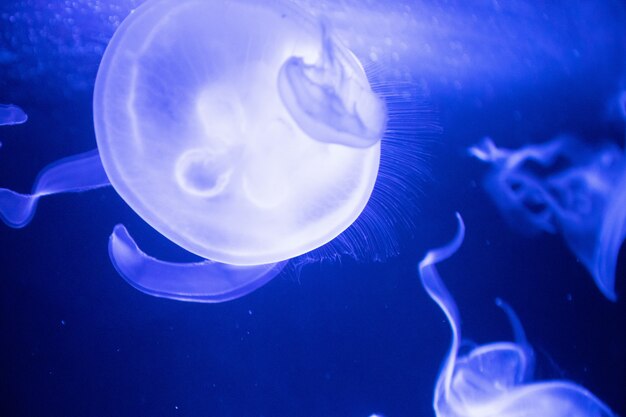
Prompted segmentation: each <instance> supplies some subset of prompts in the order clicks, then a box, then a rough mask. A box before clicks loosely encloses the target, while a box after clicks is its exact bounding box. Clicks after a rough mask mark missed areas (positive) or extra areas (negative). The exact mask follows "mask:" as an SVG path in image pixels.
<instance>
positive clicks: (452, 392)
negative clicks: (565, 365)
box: [419, 215, 614, 417]
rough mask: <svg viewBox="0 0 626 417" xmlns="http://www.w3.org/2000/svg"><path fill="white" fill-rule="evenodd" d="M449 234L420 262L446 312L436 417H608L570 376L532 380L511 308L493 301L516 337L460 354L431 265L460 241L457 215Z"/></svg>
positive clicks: (453, 310)
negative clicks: (448, 337)
mask: <svg viewBox="0 0 626 417" xmlns="http://www.w3.org/2000/svg"><path fill="white" fill-rule="evenodd" d="M457 218H458V229H457V233H456V236H455V237H454V239H453V240H452V241H451V242H450V243H448V244H447V245H445V246H444V247H442V248H438V249H434V250H431V251H429V252H428V253H427V254H426V256H425V257H424V259H423V260H422V261H421V262H420V264H419V274H420V277H421V280H422V285H423V286H424V289H425V290H426V292H427V293H428V295H429V296H430V298H432V299H433V301H435V302H436V303H437V304H438V305H439V307H440V308H441V310H442V311H443V312H444V314H445V315H446V317H447V319H448V321H449V323H450V329H451V330H452V343H451V345H450V350H449V352H448V355H447V357H446V359H445V361H444V363H443V365H442V368H441V371H440V373H439V377H438V379H437V383H436V386H435V394H434V400H433V408H434V410H435V413H436V415H437V417H537V416H541V417H613V416H614V414H613V412H612V411H611V410H610V409H609V408H608V407H607V406H606V405H605V404H604V403H603V402H602V401H600V400H599V399H598V398H597V397H596V396H594V395H593V394H592V393H591V392H589V391H588V390H586V389H585V388H583V387H581V386H580V385H577V384H575V383H573V382H570V381H564V380H555V381H541V382H533V381H532V380H533V367H534V355H533V350H532V348H531V346H530V345H529V343H528V341H527V340H526V336H525V334H524V329H523V328H522V325H521V323H520V321H519V319H518V318H517V316H516V314H515V312H514V311H513V310H512V309H511V307H509V306H508V305H507V304H506V303H504V302H503V301H501V300H499V299H498V300H496V304H497V305H498V306H499V307H500V308H502V309H503V310H504V312H505V313H506V314H507V316H508V318H509V321H510V322H511V327H512V328H513V333H514V335H515V342H514V343H513V342H496V343H490V344H486V345H482V346H478V347H475V348H473V349H472V350H471V351H470V352H469V353H467V354H466V355H462V356H461V355H459V348H460V344H461V317H460V315H459V311H458V308H457V306H456V303H455V302H454V298H452V295H451V294H450V293H449V292H448V290H447V288H446V286H445V285H444V283H443V281H442V279H441V277H440V276H439V273H438V272H437V268H436V264H437V263H439V262H442V261H444V260H446V259H447V258H449V257H450V256H452V255H453V254H454V253H455V252H456V251H457V250H458V249H459V247H460V246H461V244H462V242H463V237H464V234H465V226H464V225H463V221H462V219H461V217H460V216H458V215H457Z"/></svg>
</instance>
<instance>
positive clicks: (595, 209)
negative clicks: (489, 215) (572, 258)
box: [470, 136, 626, 301]
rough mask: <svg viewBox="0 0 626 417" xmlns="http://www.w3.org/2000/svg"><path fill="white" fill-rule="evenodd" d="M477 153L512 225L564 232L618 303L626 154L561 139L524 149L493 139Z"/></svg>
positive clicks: (475, 149) (488, 187)
mask: <svg viewBox="0 0 626 417" xmlns="http://www.w3.org/2000/svg"><path fill="white" fill-rule="evenodd" d="M470 153H471V154H472V155H473V156H475V157H477V158H478V159H480V160H482V161H485V162H487V163H489V164H490V166H491V172H490V174H489V175H488V176H487V178H486V180H485V188H486V190H487V192H488V193H489V194H490V196H491V198H492V199H493V201H494V202H495V203H496V205H497V206H498V208H499V209H500V211H501V213H502V214H503V215H504V216H505V217H506V218H507V219H508V220H510V223H511V225H513V226H517V227H518V228H519V229H520V230H522V231H524V232H526V233H528V232H548V233H560V234H561V235H562V236H563V237H564V239H565V241H566V242H567V245H568V246H569V248H570V249H571V250H572V252H574V253H575V254H576V256H578V257H579V258H580V260H581V261H582V262H583V264H584V265H585V266H586V267H587V269H588V270H589V272H590V273H591V275H592V276H593V278H594V280H595V282H596V285H597V286H598V288H599V289H600V291H602V293H603V294H604V295H605V296H606V297H607V298H609V299H610V300H613V301H615V299H616V298H617V295H616V294H615V270H616V264H617V258H618V255H619V250H620V247H621V246H622V243H623V241H624V239H626V157H625V156H624V151H623V150H622V149H620V148H619V147H617V146H615V145H609V144H607V145H604V146H601V147H591V146H589V145H586V144H584V143H582V142H581V141H579V140H577V139H574V138H572V137H568V136H559V137H557V138H555V139H553V140H551V141H548V142H546V143H543V144H538V145H528V146H525V147H523V148H521V149H518V150H509V149H502V148H498V147H496V146H495V144H494V143H493V142H492V141H491V139H488V138H487V139H484V140H483V141H482V142H481V143H480V144H478V145H476V146H474V147H472V148H470ZM520 226H521V227H520Z"/></svg>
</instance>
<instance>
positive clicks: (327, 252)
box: [0, 0, 626, 417]
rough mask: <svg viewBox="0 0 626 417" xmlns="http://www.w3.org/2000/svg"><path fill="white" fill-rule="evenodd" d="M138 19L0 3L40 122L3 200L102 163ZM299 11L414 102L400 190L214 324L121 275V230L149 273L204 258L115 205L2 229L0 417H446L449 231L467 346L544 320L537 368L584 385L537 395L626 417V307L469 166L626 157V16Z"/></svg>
mask: <svg viewBox="0 0 626 417" xmlns="http://www.w3.org/2000/svg"><path fill="white" fill-rule="evenodd" d="M141 3H142V2H141V1H134V0H115V1H113V0H101V1H98V2H94V1H91V0H75V1H72V2H60V1H59V2H48V3H47V4H45V7H44V6H43V4H42V3H41V2H38V1H23V0H6V1H2V2H0V102H2V103H15V104H18V105H20V106H21V107H22V108H23V109H24V110H26V111H27V113H28V116H29V120H28V122H27V123H24V124H22V125H19V126H3V127H1V128H0V135H1V136H2V142H3V144H4V147H3V149H2V152H0V184H1V186H2V187H7V188H10V189H13V190H18V191H22V192H27V191H28V190H30V189H31V187H32V184H33V180H34V179H35V178H36V177H37V174H38V172H39V171H40V170H41V168H42V167H44V166H46V165H47V164H49V163H51V162H53V161H56V160H59V159H61V158H64V157H67V156H68V155H75V154H80V153H83V152H87V151H89V150H91V149H93V147H94V144H95V137H94V134H93V114H92V98H93V97H92V91H93V83H94V80H95V77H96V72H97V69H98V65H99V63H100V59H101V57H102V54H103V51H104V48H105V47H106V45H107V42H108V41H109V39H110V38H111V35H112V33H113V32H114V30H115V28H116V27H117V26H118V25H119V23H120V22H121V21H122V20H123V19H124V18H125V17H126V16H127V15H128V13H129V12H130V10H131V9H133V8H136V7H137V6H139V5H140V4H141ZM294 3H297V5H298V7H302V8H304V9H306V10H307V11H310V12H311V13H314V14H315V13H318V12H321V11H324V13H323V14H324V15H325V16H327V18H328V19H329V21H330V26H331V27H332V30H333V33H334V34H336V35H337V36H338V37H340V38H341V39H342V40H344V41H345V42H346V45H349V49H350V50H352V51H354V53H355V55H357V57H358V58H359V60H361V61H362V62H364V63H365V68H366V72H367V73H368V76H372V86H373V87H374V88H375V89H376V91H378V92H380V93H381V94H383V95H387V96H388V95H393V99H392V100H387V104H388V106H389V109H390V110H392V107H393V109H395V111H390V118H393V120H394V124H395V126H396V128H395V129H393V131H389V132H387V134H388V137H387V138H385V139H384V140H383V141H382V142H381V169H380V173H379V175H380V176H382V177H384V178H385V181H380V182H379V183H377V184H376V185H375V187H374V190H373V193H372V197H371V199H370V202H369V204H368V206H367V207H366V208H365V210H364V211H363V214H362V216H361V217H363V219H361V218H360V219H359V220H357V222H355V224H354V225H353V226H352V227H350V228H348V229H347V230H346V232H344V234H342V235H340V236H339V238H338V239H335V240H334V241H332V242H331V243H330V244H328V245H324V246H323V247H321V248H319V249H318V250H316V251H313V252H310V253H308V254H305V255H302V256H301V257H299V258H297V259H296V260H294V261H293V262H290V263H289V265H287V267H286V268H285V270H284V271H285V273H284V274H283V275H282V276H279V277H277V278H276V279H274V280H272V281H271V282H269V283H268V284H267V285H265V286H264V287H263V289H262V290H260V291H255V292H253V293H251V294H249V295H247V296H246V297H242V298H240V299H238V300H234V301H232V302H229V303H221V304H213V305H205V304H198V303H180V302H175V301H171V300H167V299H163V298H156V297H148V296H145V295H144V294H142V293H140V292H139V291H136V290H134V289H133V288H131V287H129V286H128V285H127V283H126V282H124V281H123V280H121V279H119V278H118V277H117V275H116V273H115V270H114V268H113V267H112V265H111V262H110V260H109V258H108V257H107V256H106V251H107V240H106V236H108V235H110V233H111V231H112V229H113V227H114V226H115V225H116V224H118V223H122V224H124V225H125V226H126V228H127V229H128V230H129V231H130V232H131V233H132V236H133V238H134V239H135V240H136V242H137V244H138V246H139V247H141V248H142V250H143V251H145V252H146V253H148V254H150V255H151V256H154V257H156V258H159V259H166V260H168V261H172V262H181V263H189V262H191V263H193V262H198V261H201V259H199V258H198V257H197V256H195V255H191V254H190V253H188V252H187V251H184V250H182V249H181V248H180V247H177V246H176V245H174V244H172V243H171V242H169V241H167V240H166V239H163V238H162V236H161V235H160V234H159V233H158V232H156V231H155V230H154V229H152V228H151V227H150V226H149V225H147V224H145V222H144V221H143V220H142V219H141V218H140V217H139V216H137V215H136V213H135V212H134V211H132V210H131V209H130V208H129V207H128V206H127V204H126V203H125V202H124V201H123V200H122V199H121V198H120V197H119V196H118V195H117V194H116V193H115V192H114V190H113V189H112V188H111V187H104V188H99V189H96V190H93V191H91V192H90V193H88V194H72V193H70V194H66V195H63V196H50V197H47V198H45V199H42V200H41V201H40V206H39V208H38V212H37V215H36V216H35V217H34V218H33V220H32V222H31V223H30V224H29V226H28V227H26V228H24V229H20V230H13V229H11V228H7V227H1V228H0V247H1V248H2V250H1V251H0V265H1V266H0V277H1V278H2V279H1V280H0V282H1V284H2V291H0V313H2V314H0V329H1V330H2V333H3V335H6V336H7V337H8V338H9V339H10V342H7V343H4V344H2V353H3V354H2V355H1V357H0V361H1V362H0V367H2V369H3V370H4V371H3V372H4V373H3V376H6V377H5V378H3V382H4V384H0V390H1V391H0V392H1V394H2V397H3V398H6V399H7V400H6V401H4V402H3V403H2V404H0V411H1V413H2V414H7V415H51V414H52V415H116V416H137V415H177V414H179V415H187V414H188V415H212V416H218V417H219V416H233V415H235V416H239V415H265V416H272V417H282V416H285V417H286V416H289V417H292V416H294V415H298V416H302V417H308V416H311V417H313V416H315V417H317V416H320V415H325V416H360V417H363V416H368V415H370V414H372V413H373V412H376V413H377V414H378V415H384V416H386V417H392V416H409V415H419V416H432V415H433V412H432V406H431V404H432V382H433V381H435V379H436V377H437V373H438V365H439V363H440V362H441V356H442V352H444V351H445V349H446V347H447V346H448V343H449V337H450V336H449V330H448V329H447V328H446V327H445V326H443V325H439V326H438V325H436V323H441V320H442V315H441V311H440V310H439V309H438V308H436V306H435V305H434V303H432V301H431V300H430V299H428V297H427V296H426V295H425V294H423V291H421V289H420V287H419V282H418V280H416V279H415V261H416V256H415V253H416V251H418V252H419V251H422V252H425V251H426V250H427V249H428V248H429V247H433V246H436V244H437V239H438V237H439V236H442V235H443V234H446V235H447V234H448V233H449V234H452V231H451V230H450V226H451V225H450V216H451V214H452V213H453V212H454V211H461V212H463V213H464V215H465V219H466V221H467V223H468V224H469V225H472V230H474V232H473V233H472V234H471V235H470V236H468V237H467V240H466V245H465V246H464V249H463V251H461V252H459V254H458V255H457V256H458V258H457V259H459V261H460V262H459V263H456V262H455V263H453V264H450V263H445V264H443V265H442V266H441V268H442V271H443V272H445V275H446V276H449V277H451V279H450V280H449V282H447V284H448V286H449V288H450V290H451V291H452V293H454V294H456V300H455V301H456V302H457V303H458V305H459V308H460V309H461V310H462V311H463V312H464V315H463V319H464V331H465V333H466V334H468V335H472V337H474V338H475V341H476V342H477V343H480V344H482V343H487V342H490V341H493V340H508V339H510V329H509V326H508V323H507V322H506V319H505V316H504V315H500V314H494V308H493V299H494V298H495V297H496V296H501V297H503V299H506V300H507V301H509V302H511V304H512V305H514V306H515V308H516V310H517V312H518V313H519V314H520V316H521V317H523V318H524V325H525V327H526V330H527V331H528V333H529V334H532V336H533V337H532V341H533V345H534V346H533V347H534V348H535V354H536V355H537V357H538V361H537V362H538V363H539V364H540V365H545V364H546V363H549V361H548V360H547V359H549V358H546V357H545V356H546V355H545V354H544V353H543V352H550V354H551V355H553V357H554V358H556V359H558V363H559V365H560V366H562V367H563V370H561V369H558V368H556V367H551V366H550V365H545V366H546V367H547V368H548V369H547V370H545V369H542V368H538V370H537V371H538V377H539V379H545V377H548V376H549V377H555V376H559V377H562V378H566V379H570V380H573V381H577V382H580V383H581V384H582V385H584V386H585V387H586V388H588V389H589V390H590V391H592V392H594V393H595V394H596V395H597V396H598V397H599V398H602V399H603V400H604V401H605V402H606V403H607V404H610V405H611V407H612V408H613V410H614V411H615V412H617V413H618V414H620V415H624V414H625V411H624V410H626V404H624V398H623V384H622V381H623V375H624V373H625V372H626V371H625V369H624V365H623V364H624V357H623V352H624V349H626V348H625V346H626V340H625V339H626V337H625V336H624V334H623V333H624V332H623V328H625V327H626V321H625V320H626V309H625V308H626V303H625V302H624V300H625V298H624V297H622V298H618V301H617V302H616V303H608V302H606V300H605V298H604V297H602V296H601V295H600V293H599V292H598V291H597V290H596V288H595V285H594V284H593V281H592V280H590V279H589V277H588V273H587V272H586V271H585V269H584V268H581V267H580V265H577V264H576V263H575V262H570V260H571V254H570V253H569V250H568V249H567V247H566V246H565V245H563V244H562V242H561V241H560V240H558V239H555V240H554V241H553V240H551V239H541V240H529V239H521V238H520V237H519V236H518V235H517V234H515V233H512V232H511V231H510V230H508V228H507V227H506V225H505V224H503V222H502V221H501V218H500V216H499V214H498V212H497V210H496V209H495V208H494V207H493V204H491V203H490V202H489V200H488V199H487V198H485V195H484V190H483V189H482V187H480V186H479V184H477V183H476V179H477V178H480V177H481V175H482V174H483V173H484V168H485V167H484V164H483V163H479V162H477V161H475V160H472V159H471V158H467V154H466V151H465V150H466V148H467V147H468V146H470V145H473V144H474V142H475V140H476V138H480V137H482V136H484V135H490V136H492V137H494V138H498V145H500V146H504V147H508V148H512V149H516V148H518V147H520V146H522V145H524V144H526V141H527V138H531V137H532V138H535V137H536V138H539V137H542V138H550V137H555V136H556V135H557V134H558V133H560V132H564V131H571V130H570V128H572V129H573V130H574V131H575V133H578V135H577V136H580V137H583V138H586V139H588V140H593V139H594V138H595V137H599V138H604V137H608V138H613V137H614V136H615V135H616V132H617V131H618V130H619V129H617V128H615V132H613V131H607V130H610V129H612V128H610V127H607V125H605V124H604V123H599V122H598V120H599V119H598V118H597V117H596V116H597V115H598V114H600V113H601V112H602V111H604V108H605V103H606V98H607V97H608V96H612V95H614V93H615V91H617V89H616V87H615V85H614V84H615V80H616V79H618V78H619V77H621V76H622V75H623V74H624V73H625V72H624V71H623V67H622V63H621V62H619V59H618V57H626V54H625V53H624V50H625V48H624V47H623V42H624V37H625V34H624V31H623V22H624V21H625V20H624V6H623V4H622V3H621V2H618V1H610V0H609V1H606V2H583V1H564V0H563V1H561V0H558V1H555V2H550V4H541V5H539V4H536V2H521V1H510V2H475V1H461V0H458V1H457V0H454V1H446V2H443V1H438V0H437V1H436V0H425V1H421V0H419V1H395V2H388V1H382V0H374V1H368V2H361V1H352V0H349V1H348V0H339V1H332V2H330V1H329V2H313V1H297V2H294ZM398 91H400V92H402V94H397V92H398ZM433 113H434V114H433ZM435 122H436V123H435ZM416 128H417V129H416ZM619 128H621V125H620V126H619ZM416 131H417V132H418V133H416V134H415V133H411V135H409V134H408V132H416ZM618 133H619V135H622V132H621V131H619V132H618ZM502 138H506V140H505V141H502ZM391 139H393V140H391ZM416 139H417V140H416ZM422 139H424V140H422ZM470 139H471V141H470ZM464 141H465V142H464ZM411 143H413V144H414V143H419V144H420V145H419V146H417V147H409V146H408V145H409V144H411ZM389 150H391V152H388V151H389ZM425 160H426V161H427V162H428V164H427V165H425V162H424V161H425ZM424 171H426V172H424ZM366 219H368V220H366ZM374 219H376V221H372V220H374ZM361 220H362V221H361ZM513 248H514V249H513ZM341 253H347V254H350V256H340V255H339V254H341ZM397 253H399V255H398V256H390V255H394V254H397ZM329 259H333V260H335V259H337V260H340V262H328V261H325V260H329ZM354 259H356V261H355V260H354ZM372 259H382V260H385V262H384V263H380V262H370V260H372ZM320 260H322V261H323V262H320ZM363 261H365V262H363ZM487 264H489V265H490V268H485V265H487ZM301 265H307V267H305V268H299V266H301ZM621 265H624V263H623V261H622V262H618V271H617V274H618V276H620V275H619V274H620V272H621V270H620V268H621ZM292 267H293V268H294V269H296V270H297V269H301V270H300V271H299V274H295V273H292V272H291V271H289V270H290V269H291V268H292ZM458 269H462V270H463V272H462V273H460V272H458ZM464 276H471V277H473V279H472V280H466V279H462V277H464ZM503 276H506V277H508V279H502V277H503ZM456 277H458V279H455V278H456ZM624 281H625V280H620V279H617V280H616V285H617V292H618V293H620V292H621V293H623V291H620V288H619V286H620V282H624ZM415 294H419V296H418V298H417V299H416V297H415ZM530 300H532V301H530ZM555 323H558V325H559V326H558V332H557V331H555V328H557V327H555ZM564 341H566V342H565V343H564ZM542 359H545V360H542ZM564 370H567V371H564ZM544 371H545V374H546V375H543V374H542V372H544Z"/></svg>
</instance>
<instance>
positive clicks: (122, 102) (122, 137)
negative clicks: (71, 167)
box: [94, 0, 385, 265]
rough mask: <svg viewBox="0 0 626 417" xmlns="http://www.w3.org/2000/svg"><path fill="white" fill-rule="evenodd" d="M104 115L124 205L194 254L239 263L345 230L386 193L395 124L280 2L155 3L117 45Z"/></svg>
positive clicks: (352, 61) (108, 69) (100, 110)
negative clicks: (386, 159)
mask: <svg viewBox="0 0 626 417" xmlns="http://www.w3.org/2000/svg"><path fill="white" fill-rule="evenodd" d="M94 113H95V127H96V134H97V139H98V149H99V150H100V155H101V158H102V163H103V165H104V167H105V170H106V172H107V174H108V176H109V179H110V180H111V183H112V184H113V186H114V187H115V189H116V190H117V191H118V192H119V193H120V195H121V196H122V197H123V198H124V200H125V201H126V202H127V203H128V204H129V205H130V206H131V207H132V208H133V209H134V210H135V211H136V212H137V213H138V214H139V215H140V216H141V217H142V218H143V219H144V220H146V221H147V222H148V223H150V224H151V225H152V226H153V227H154V228H155V229H157V230H159V231H160V232H161V233H162V234H163V235H165V236H166V237H168V238H169V239H171V240H172V241H174V242H176V243H177V244H178V245H180V246H182V247H183V248H185V249H187V250H189V251H191V252H193V253H195V254H197V255H200V256H202V257H205V258H208V259H212V260H216V261H219V262H227V263H230V264H236V265H254V264H262V263H270V262H277V261H281V260H285V259H289V258H292V257H294V256H297V255H300V254H303V253H306V252H308V251H310V250H311V249H314V248H317V247H319V246H321V245H323V244H324V243H327V242H329V241H330V240H332V239H333V238H334V237H336V236H337V235H338V234H339V233H341V232H342V231H343V230H345V229H346V228H347V227H348V226H349V225H350V224H351V223H352V222H353V221H354V220H355V219H356V218H357V217H358V215H359V214H360V213H361V211H362V210H363V208H364V207H365V204H366V203H367V201H368V198H369V196H370V194H371V192H372V189H373V187H374V182H375V180H376V176H377V172H378V164H379V159H380V139H381V137H382V135H383V132H384V125H385V110H384V105H383V104H382V102H381V100H380V99H378V97H376V95H375V94H374V93H373V92H372V91H371V89H370V87H369V83H368V80H367V78H366V76H365V72H364V71H363V69H362V68H361V66H360V64H359V62H358V61H357V60H356V58H355V57H354V55H352V53H350V52H349V51H348V50H347V49H345V48H344V47H342V46H341V45H340V44H339V43H338V42H336V41H335V40H333V39H332V38H330V37H329V35H328V33H327V31H326V29H325V28H324V26H322V25H320V24H316V22H314V21H313V20H311V19H309V18H307V17H306V16H305V15H303V14H301V13H300V12H298V11H296V10H295V9H292V8H291V7H289V6H287V5H286V4H284V3H281V2H272V6H271V7H268V6H267V5H264V4H261V3H260V2H252V1H235V2H226V1H210V2H207V1H198V0H187V1H179V0H161V1H153V2H148V3H147V4H146V5H145V6H143V7H142V8H140V9H139V10H138V11H137V12H135V13H134V14H133V15H131V16H130V18H129V19H128V20H127V21H126V22H125V23H124V25H123V26H122V27H121V28H120V30H119V31H118V32H117V33H116V35H115V36H114V38H113V40H112V41H111V43H110V44H109V47H108V49H107V51H106V53H105V56H104V58H103V60H102V64H101V67H100V71H99V73H98V78H97V83H96V90H95V99H94ZM372 116H374V117H372ZM372 119H374V120H372Z"/></svg>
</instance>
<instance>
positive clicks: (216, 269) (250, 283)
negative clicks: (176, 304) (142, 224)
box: [109, 224, 287, 303]
mask: <svg viewBox="0 0 626 417" xmlns="http://www.w3.org/2000/svg"><path fill="white" fill-rule="evenodd" d="M109 255H110V257H111V261H112V262H113V265H114V266H115V269H116V270H117V272H118V273H119V274H120V275H121V276H122V277H123V278H124V279H125V280H126V282H128V283H129V284H130V285H132V286H133V287H135V288H136V289H138V290H139V291H141V292H143V293H146V294H149V295H153V296H155V297H163V298H169V299H173V300H180V301H194V302H202V303H219V302H223V301H229V300H233V299H235V298H239V297H242V296H244V295H246V294H248V293H250V292H252V291H254V290H256V289H257V288H259V287H261V286H263V285H264V284H266V283H267V282H269V281H270V280H271V279H272V278H274V277H275V276H276V275H278V274H279V273H280V271H281V270H282V269H283V267H284V266H285V264H286V263H287V262H279V263H275V264H266V265H253V266H235V265H228V264H223V263H219V262H213V261H210V260H205V261H202V262H196V263H173V262H165V261H161V260H159V259H156V258H153V257H151V256H148V255H146V254H145V253H144V252H143V251H142V250H141V249H140V248H139V247H138V246H137V244H136V243H135V241H134V240H133V238H132V237H131V236H130V234H129V233H128V231H127V230H126V228H125V227H124V226H123V225H121V224H120V225H117V226H116V227H115V229H114V230H113V233H112V234H111V237H110V239H109Z"/></svg>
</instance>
